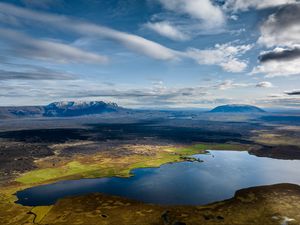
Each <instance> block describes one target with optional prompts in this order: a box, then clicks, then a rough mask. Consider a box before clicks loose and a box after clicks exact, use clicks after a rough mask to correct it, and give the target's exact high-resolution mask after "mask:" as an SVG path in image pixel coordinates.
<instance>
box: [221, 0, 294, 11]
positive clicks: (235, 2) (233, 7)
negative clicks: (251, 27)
mask: <svg viewBox="0 0 300 225" xmlns="http://www.w3.org/2000/svg"><path fill="white" fill-rule="evenodd" d="M296 2H297V0H227V1H226V3H225V5H224V8H225V9H226V10H230V11H247V10H249V9H252V8H253V9H264V8H271V7H278V6H282V5H286V4H292V3H296Z"/></svg>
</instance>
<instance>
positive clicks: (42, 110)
mask: <svg viewBox="0 0 300 225" xmlns="http://www.w3.org/2000/svg"><path fill="white" fill-rule="evenodd" d="M121 110H124V109H123V108H122V107H119V106H118V105H117V104H115V103H105V102H103V101H86V102H85V101H78V102H77V101H76V102H75V101H69V102H53V103H51V104H49V105H47V106H12V107H0V119H6V118H16V117H72V116H84V115H94V114H102V113H107V112H117V111H121Z"/></svg>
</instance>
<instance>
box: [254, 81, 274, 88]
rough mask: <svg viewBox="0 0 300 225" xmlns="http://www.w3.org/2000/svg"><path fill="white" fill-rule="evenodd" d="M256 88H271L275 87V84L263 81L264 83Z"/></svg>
mask: <svg viewBox="0 0 300 225" xmlns="http://www.w3.org/2000/svg"><path fill="white" fill-rule="evenodd" d="M256 87H259V88H271V87H273V84H272V83H271V82H268V81H262V82H259V83H258V84H256Z"/></svg>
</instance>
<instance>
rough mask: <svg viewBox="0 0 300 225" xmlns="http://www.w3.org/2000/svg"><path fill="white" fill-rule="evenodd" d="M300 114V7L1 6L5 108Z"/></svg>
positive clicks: (176, 0)
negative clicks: (92, 106)
mask: <svg viewBox="0 0 300 225" xmlns="http://www.w3.org/2000/svg"><path fill="white" fill-rule="evenodd" d="M74 100H75V101H90V100H93V101H97V100H99V101H100V100H102V101H108V102H115V103H117V104H119V105H121V106H124V107H131V108H157V109H167V108H208V107H214V106H217V105H223V104H252V105H257V106H261V107H274V108H279V107H284V108H299V107H300V1H298V0H251V1H249V0H0V105H2V106H12V105H14V106H16V105H46V104H49V103H50V102H53V101H74Z"/></svg>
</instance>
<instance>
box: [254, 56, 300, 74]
mask: <svg viewBox="0 0 300 225" xmlns="http://www.w3.org/2000/svg"><path fill="white" fill-rule="evenodd" d="M299 65H300V58H298V59H294V60H291V61H276V60H274V61H268V62H265V63H262V64H261V65H258V66H256V67H255V68H254V69H253V70H252V72H251V74H259V73H262V74H266V77H278V76H291V75H300V70H299Z"/></svg>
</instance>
